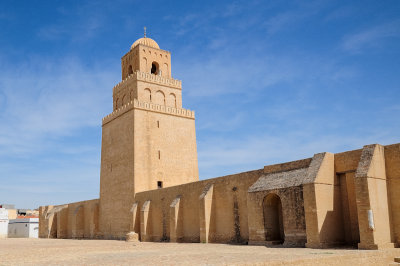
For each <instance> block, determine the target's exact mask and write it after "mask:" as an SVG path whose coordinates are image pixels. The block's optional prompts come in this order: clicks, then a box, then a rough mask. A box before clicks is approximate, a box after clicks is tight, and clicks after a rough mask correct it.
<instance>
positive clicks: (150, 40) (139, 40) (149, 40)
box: [131, 37, 160, 50]
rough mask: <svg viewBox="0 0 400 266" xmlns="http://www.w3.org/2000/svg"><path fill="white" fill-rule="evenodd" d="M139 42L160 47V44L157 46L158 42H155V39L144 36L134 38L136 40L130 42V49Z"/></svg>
mask: <svg viewBox="0 0 400 266" xmlns="http://www.w3.org/2000/svg"><path fill="white" fill-rule="evenodd" d="M139 44H142V45H146V46H150V47H153V48H157V49H160V46H158V44H157V43H156V41H155V40H153V39H151V38H147V37H144V38H140V39H138V40H136V41H135V42H134V43H133V44H132V46H131V50H132V49H133V48H135V46H137V45H139Z"/></svg>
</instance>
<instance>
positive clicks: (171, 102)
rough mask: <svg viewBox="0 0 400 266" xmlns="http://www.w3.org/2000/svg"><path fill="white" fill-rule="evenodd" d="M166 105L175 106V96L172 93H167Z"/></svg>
mask: <svg viewBox="0 0 400 266" xmlns="http://www.w3.org/2000/svg"><path fill="white" fill-rule="evenodd" d="M168 106H172V107H175V108H176V96H175V94H173V93H170V94H169V95H168Z"/></svg>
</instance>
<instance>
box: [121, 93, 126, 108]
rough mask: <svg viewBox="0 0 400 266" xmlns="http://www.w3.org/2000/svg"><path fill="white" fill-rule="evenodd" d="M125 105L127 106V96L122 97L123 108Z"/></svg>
mask: <svg viewBox="0 0 400 266" xmlns="http://www.w3.org/2000/svg"><path fill="white" fill-rule="evenodd" d="M125 104H126V96H125V94H124V96H122V102H121V106H124V105H125Z"/></svg>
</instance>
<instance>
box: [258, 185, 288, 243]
mask: <svg viewBox="0 0 400 266" xmlns="http://www.w3.org/2000/svg"><path fill="white" fill-rule="evenodd" d="M263 211H264V231H265V240H266V241H273V242H274V244H280V243H283V241H284V240H285V234H284V230H283V217H282V202H281V199H280V198H279V196H278V195H276V194H273V193H271V194H268V195H267V196H266V197H265V198H264V201H263Z"/></svg>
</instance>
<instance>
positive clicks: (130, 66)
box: [128, 65, 133, 76]
mask: <svg viewBox="0 0 400 266" xmlns="http://www.w3.org/2000/svg"><path fill="white" fill-rule="evenodd" d="M132 74H133V68H132V65H129V67H128V76H129V75H132Z"/></svg>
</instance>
